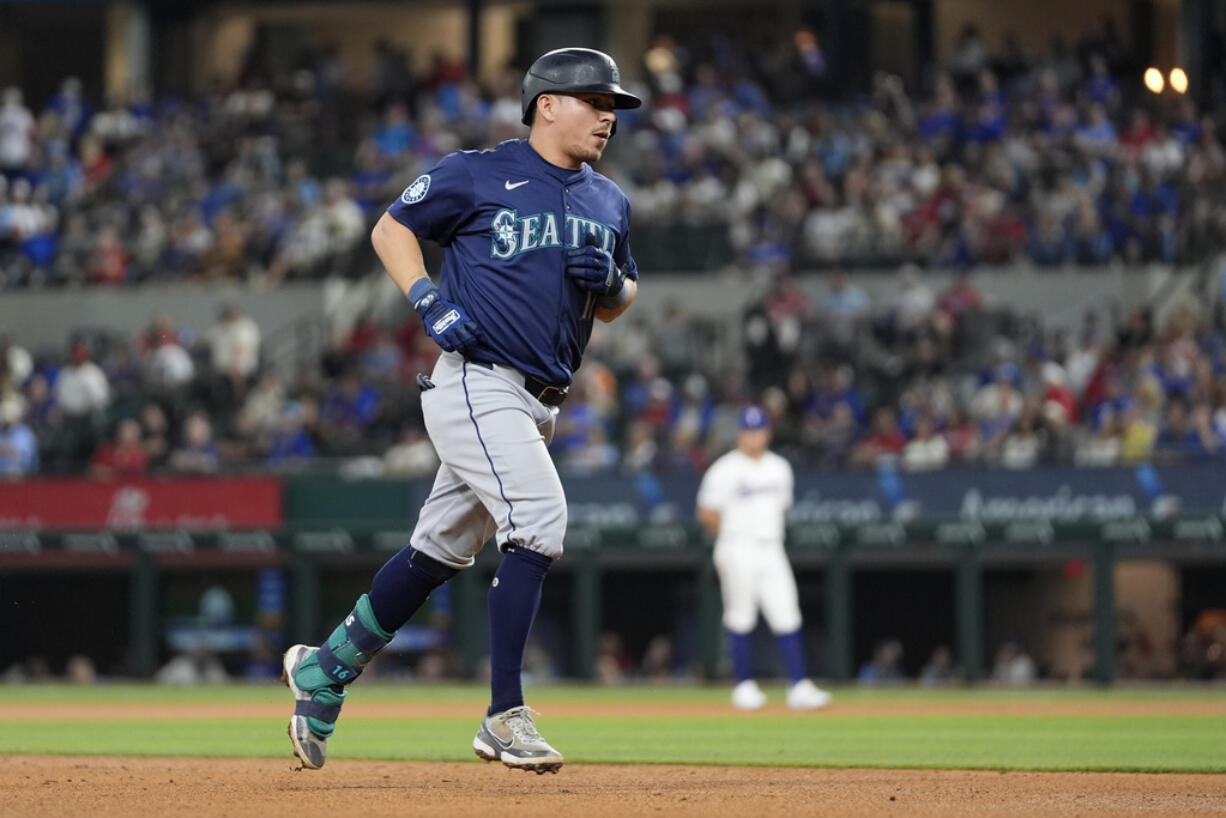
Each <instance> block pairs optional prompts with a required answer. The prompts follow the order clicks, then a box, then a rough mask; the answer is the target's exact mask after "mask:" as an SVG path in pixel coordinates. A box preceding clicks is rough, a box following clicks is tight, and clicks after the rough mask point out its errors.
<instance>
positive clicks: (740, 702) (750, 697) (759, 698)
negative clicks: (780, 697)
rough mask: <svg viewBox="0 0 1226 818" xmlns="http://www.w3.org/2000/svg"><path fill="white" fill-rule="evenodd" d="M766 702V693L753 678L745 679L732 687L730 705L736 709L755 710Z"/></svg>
mask: <svg viewBox="0 0 1226 818" xmlns="http://www.w3.org/2000/svg"><path fill="white" fill-rule="evenodd" d="M765 704H766V694H765V693H763V692H762V688H760V687H758V683H757V682H755V681H754V680H753V679H746V680H745V681H743V682H740V683H739V684H737V686H736V687H734V688H732V706H733V707H735V708H736V709H737V710H757V709H758V708H760V707H762V706H763V705H765Z"/></svg>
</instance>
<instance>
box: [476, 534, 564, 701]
mask: <svg viewBox="0 0 1226 818" xmlns="http://www.w3.org/2000/svg"><path fill="white" fill-rule="evenodd" d="M552 564H553V560H551V559H549V557H546V556H543V555H541V554H538V553H536V552H535V551H528V550H526V549H523V548H515V547H510V546H508V547H507V548H506V556H504V557H503V558H502V563H501V564H500V565H499V566H498V572H497V573H496V574H494V581H493V582H492V583H490V593H489V615H490V692H491V699H490V709H489V712H488V715H491V716H492V715H494V714H495V713H501V712H503V711H504V710H510V709H511V708H512V707H519V706H520V705H522V704H523V703H524V690H523V683H522V681H521V679H520V674H521V672H522V671H523V667H524V648H525V647H526V646H527V644H528V632H529V631H530V630H532V622H533V620H535V619H536V612H537V609H538V608H540V607H541V585H543V584H544V582H545V574H547V573H548V572H549V566H550V565H552Z"/></svg>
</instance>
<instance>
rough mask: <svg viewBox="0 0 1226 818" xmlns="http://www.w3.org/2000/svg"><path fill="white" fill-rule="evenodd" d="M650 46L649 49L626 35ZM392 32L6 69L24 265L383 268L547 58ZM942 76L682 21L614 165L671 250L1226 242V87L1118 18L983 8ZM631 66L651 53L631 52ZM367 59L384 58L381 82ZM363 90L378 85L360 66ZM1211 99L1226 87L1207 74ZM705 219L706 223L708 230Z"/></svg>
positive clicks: (3, 115)
mask: <svg viewBox="0 0 1226 818" xmlns="http://www.w3.org/2000/svg"><path fill="white" fill-rule="evenodd" d="M626 59H627V58H626V57H625V56H624V55H623V60H624V61H625V60H626ZM411 64H412V60H411V57H410V55H409V54H408V53H407V52H406V51H404V50H403V49H401V48H399V47H397V46H394V45H391V44H388V43H380V44H379V45H378V46H377V48H376V55H375V59H374V69H373V75H372V76H370V77H368V78H360V77H354V76H349V75H347V73H346V71H347V66H346V65H345V64H344V63H343V62H342V61H341V60H340V59H339V58H338V56H337V51H336V50H335V49H333V48H324V49H320V50H317V51H312V52H304V53H303V54H302V55H301V56H300V58H299V59H297V60H296V61H295V62H294V63H293V65H292V66H290V67H288V68H285V69H282V70H279V71H273V70H271V69H269V68H268V66H267V65H265V64H264V63H263V62H262V56H261V53H260V52H258V51H253V53H252V55H251V56H250V57H249V58H248V61H247V64H246V66H245V68H244V69H243V71H242V72H241V74H240V75H239V76H238V78H237V79H236V81H234V82H232V83H230V84H228V85H221V84H218V85H216V87H214V88H212V89H211V90H210V91H209V92H208V93H205V94H202V95H201V96H200V97H199V98H196V99H184V98H180V97H177V96H173V95H166V96H162V97H159V98H156V99H145V98H142V97H140V96H139V95H132V96H131V97H129V98H119V97H115V98H111V99H108V100H106V101H105V102H102V103H99V104H98V105H97V106H96V107H95V104H94V102H92V101H90V100H87V99H85V98H84V96H83V94H82V86H81V83H80V82H79V81H78V80H77V79H75V78H71V77H70V78H68V79H66V80H65V81H64V82H63V85H62V88H61V90H60V91H59V92H58V93H57V94H55V95H54V96H53V97H52V98H51V99H49V100H28V99H26V98H25V97H24V96H23V93H22V91H21V89H18V88H7V89H4V90H3V92H2V94H0V287H6V286H7V287H13V286H46V285H66V284H98V285H116V284H126V283H132V282H140V281H146V280H150V279H154V280H168V279H169V280H175V279H185V278H190V279H199V278H205V279H243V280H260V281H269V282H272V283H275V282H277V281H281V280H285V279H287V278H295V277H299V278H301V277H316V278H317V277H323V276H327V275H338V274H339V275H362V274H366V273H368V272H369V271H370V270H371V269H372V267H373V265H374V260H373V257H372V255H371V254H370V253H368V252H367V242H365V241H364V237H365V234H366V228H367V227H368V226H369V224H370V223H371V222H372V221H373V219H374V218H375V217H376V216H377V215H378V213H379V212H380V211H381V210H382V208H383V207H384V206H385V205H386V203H387V202H388V201H390V200H391V199H392V198H393V197H394V196H395V195H396V193H397V192H398V191H400V190H402V189H403V187H404V186H405V185H406V184H407V183H408V181H410V180H412V179H413V178H414V177H415V176H416V174H418V173H419V172H421V171H423V170H424V169H425V168H427V167H429V166H430V165H432V164H433V163H434V162H435V161H437V159H438V158H439V157H441V156H443V155H445V154H446V153H448V152H450V151H452V150H455V149H457V148H472V147H485V146H488V145H490V144H493V143H495V142H497V141H500V140H502V139H508V138H514V137H518V136H522V135H523V134H524V130H523V127H522V125H520V122H519V118H520V109H519V79H520V76H521V72H522V67H512V66H508V67H507V68H506V70H505V71H503V72H501V73H500V74H499V75H498V76H496V77H494V78H493V79H490V80H488V81H487V82H485V83H478V82H476V81H474V80H473V79H472V78H471V77H469V75H468V73H467V71H466V69H465V67H464V66H463V65H461V64H459V63H457V62H455V61H453V60H449V59H447V58H445V57H442V56H436V57H435V58H434V60H433V61H432V63H431V65H430V68H429V69H428V70H426V71H418V72H414V71H413V70H411V68H410V65H411ZM938 69H939V70H935V71H933V73H932V76H931V78H929V79H927V80H925V82H924V83H923V85H924V88H922V89H907V88H905V87H904V84H903V82H902V81H901V80H900V79H899V77H897V76H894V75H889V74H886V73H878V74H876V75H875V76H874V77H873V78H872V79H871V83H870V86H871V87H869V88H868V89H867V91H866V92H865V93H862V94H859V95H851V94H849V93H848V92H847V91H846V88H847V87H848V86H847V83H845V82H840V81H839V80H838V79H837V78H836V77H835V75H834V74H833V73H832V69H831V64H830V61H829V60H828V58H827V56H826V54H825V51H824V50H823V47H822V44H821V42H820V41H819V39H818V37H817V36H815V35H814V34H813V33H812V32H809V31H806V30H801V31H797V32H795V34H794V36H790V37H786V38H783V39H781V40H779V41H777V42H774V43H772V44H769V47H756V46H754V47H751V46H750V45H749V44H747V43H738V42H733V41H730V40H729V39H727V38H725V37H722V36H720V35H717V34H707V35H704V36H698V37H695V38H693V40H692V41H691V42H688V43H686V44H682V43H680V42H678V41H675V40H673V39H672V38H669V37H659V38H658V39H657V40H656V41H655V42H653V43H652V45H651V47H650V48H649V49H648V50H647V52H646V53H644V54H643V55H641V71H639V72H637V73H639V74H641V76H642V79H641V80H639V81H638V82H636V83H634V84H633V85H634V90H635V91H636V92H637V93H639V94H641V95H643V96H644V97H645V98H646V99H647V100H648V103H647V104H646V105H645V106H644V107H643V108H642V109H640V110H636V111H624V112H621V113H620V122H621V124H620V130H619V135H618V139H617V140H615V141H614V142H613V143H612V144H611V146H610V151H609V155H608V156H607V158H606V161H605V162H603V163H602V168H601V169H602V171H604V172H605V173H607V174H608V175H610V176H611V177H613V178H614V179H615V180H616V181H617V182H618V183H619V184H621V186H622V187H623V188H624V189H625V190H626V192H627V194H628V195H629V197H630V199H631V202H632V205H633V208H634V213H635V217H636V224H637V225H638V231H637V233H636V236H637V237H638V239H639V244H640V246H641V250H642V254H643V255H644V256H645V258H644V261H646V262H647V267H650V266H651V265H652V263H655V264H656V266H657V267H660V266H666V267H670V268H676V269H703V268H723V267H734V268H738V269H749V268H752V267H754V266H755V265H758V264H762V263H769V262H771V261H773V260H779V259H783V260H786V261H789V262H792V263H794V264H796V265H798V266H804V267H811V266H815V265H818V266H822V265H824V266H829V265H836V264H838V265H844V266H846V265H874V266H882V265H888V264H894V263H901V262H904V261H913V262H916V263H920V264H923V265H925V266H954V267H957V266H964V265H969V264H1001V263H1006V262H1010V261H1016V260H1028V261H1029V262H1032V263H1034V264H1037V265H1061V264H1066V263H1078V264H1103V263H1107V262H1110V261H1113V260H1124V261H1128V262H1138V261H1145V260H1157V261H1162V262H1180V263H1186V262H1195V261H1198V260H1201V259H1203V258H1205V257H1206V256H1207V255H1208V254H1209V253H1211V252H1213V251H1214V250H1216V249H1220V248H1221V246H1222V240H1221V236H1222V235H1223V229H1222V228H1223V224H1224V222H1226V193H1223V185H1222V181H1223V178H1224V176H1226V151H1224V150H1223V147H1222V142H1221V139H1220V137H1219V134H1218V119H1217V114H1220V112H1218V111H1209V110H1204V109H1202V108H1200V107H1198V104H1197V102H1196V101H1195V100H1194V98H1193V95H1192V94H1189V95H1185V96H1181V95H1178V94H1175V93H1167V94H1165V95H1161V96H1159V95H1154V94H1150V93H1149V92H1147V91H1145V90H1144V89H1142V88H1140V87H1139V79H1140V77H1139V67H1138V66H1136V65H1135V64H1134V62H1133V61H1132V59H1131V58H1130V56H1129V54H1128V50H1127V48H1126V47H1125V45H1124V44H1123V43H1122V42H1121V40H1120V38H1119V37H1118V35H1117V34H1116V33H1115V30H1114V27H1113V26H1112V25H1111V23H1110V21H1104V22H1103V23H1102V24H1100V26H1098V27H1097V28H1096V29H1095V30H1093V31H1090V32H1087V33H1086V34H1084V35H1083V36H1082V37H1081V38H1080V39H1079V40H1078V41H1077V42H1075V43H1072V44H1067V43H1065V42H1064V41H1063V40H1061V39H1059V38H1056V39H1054V40H1053V42H1052V44H1051V47H1050V49H1049V52H1048V53H1046V54H1043V55H1035V54H1029V53H1027V52H1026V51H1025V50H1024V49H1023V48H1022V47H1021V45H1020V44H1019V43H1018V41H1017V40H1016V39H1014V38H1011V37H1010V38H1006V41H1005V42H1004V43H1002V44H1000V47H999V48H995V49H994V48H992V47H990V45H989V44H988V43H985V42H984V41H983V40H982V39H981V38H980V37H979V35H978V34H977V32H976V31H975V29H974V28H973V27H967V29H966V30H965V31H964V32H963V33H962V35H961V37H960V39H959V41H958V43H957V46H956V48H955V51H954V53H953V55H952V58H951V60H950V61H949V63H948V64H947V65H946V66H943V67H938ZM627 73H630V72H627ZM363 80H364V81H363ZM358 87H361V88H363V89H364V90H363V91H362V92H361V93H357V92H355V91H354V90H353V89H354V88H358ZM1192 90H1193V91H1199V92H1200V98H1207V97H1208V96H1209V94H1208V89H1192ZM693 237H698V238H697V239H696V240H695V239H694V238H693Z"/></svg>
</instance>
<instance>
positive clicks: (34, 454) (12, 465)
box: [0, 395, 38, 477]
mask: <svg viewBox="0 0 1226 818" xmlns="http://www.w3.org/2000/svg"><path fill="white" fill-rule="evenodd" d="M22 414H23V412H22V407H21V399H20V398H18V397H17V396H16V395H10V396H9V397H7V398H5V399H4V400H2V401H0V477H21V476H22V475H26V474H33V473H34V472H36V471H38V441H37V440H35V439H34V433H33V432H31V431H30V427H29V426H26V425H25V424H24V423H23V422H22Z"/></svg>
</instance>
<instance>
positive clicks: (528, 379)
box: [465, 358, 570, 406]
mask: <svg viewBox="0 0 1226 818" xmlns="http://www.w3.org/2000/svg"><path fill="white" fill-rule="evenodd" d="M465 360H466V361H468V362H469V363H470V364H475V365H477V366H480V367H484V368H486V369H491V370H492V369H493V368H494V365H493V364H492V363H490V362H489V361H474V360H473V359H472V358H466V359H465ZM524 389H527V390H528V394H530V395H532V397H534V398H536V399H537V400H539V401H540V402H541V403H543V404H545V405H546V406H561V405H562V401H564V400H566V393H567V392H569V391H570V386H569V385H567V386H556V385H554V384H552V383H545V381H542V380H541V379H540V378H534V377H532V376H531V375H524Z"/></svg>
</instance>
